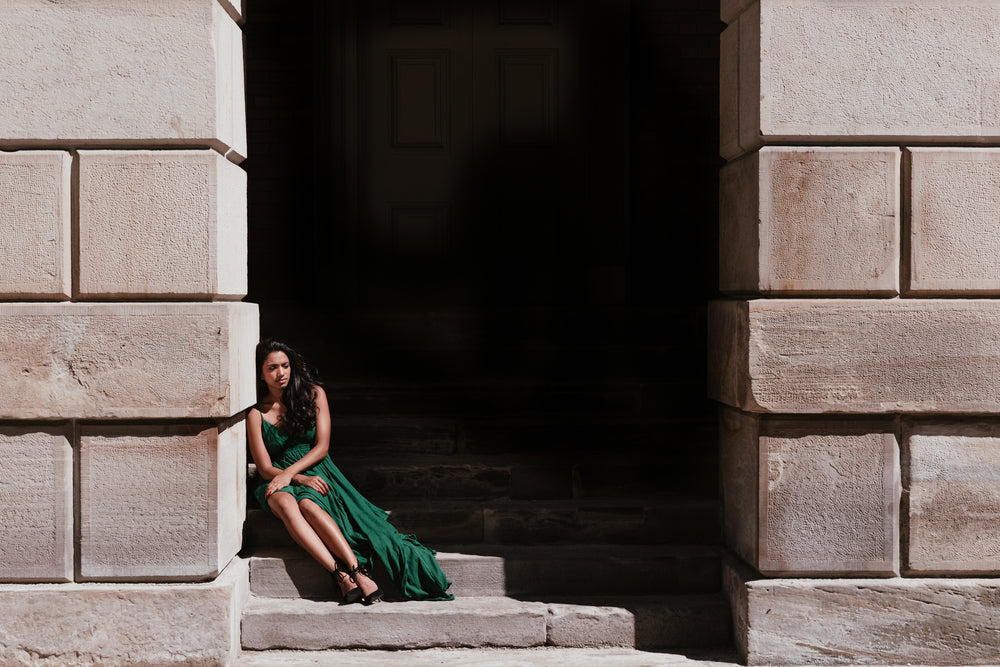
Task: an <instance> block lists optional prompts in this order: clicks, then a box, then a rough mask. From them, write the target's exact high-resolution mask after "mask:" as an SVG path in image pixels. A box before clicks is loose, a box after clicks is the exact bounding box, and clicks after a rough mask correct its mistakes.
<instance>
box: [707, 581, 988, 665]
mask: <svg viewBox="0 0 1000 667" xmlns="http://www.w3.org/2000/svg"><path fill="white" fill-rule="evenodd" d="M723 570H724V572H723V580H724V582H725V592H726V593H727V595H728V597H729V599H730V603H731V605H732V609H733V616H734V624H733V625H734V628H736V635H735V636H736V645H737V648H738V649H739V650H740V652H741V653H743V657H744V659H745V660H746V662H747V664H749V665H848V664H860V663H864V664H890V665H891V664H911V665H995V664H996V661H997V646H1000V625H998V624H997V618H998V616H1000V581H997V580H996V579H935V578H919V579H900V578H896V579H834V580H829V579H759V580H756V581H754V580H753V575H752V573H750V572H748V571H747V570H746V569H745V568H741V567H740V566H739V565H738V564H734V563H732V562H727V563H725V564H724V566H723Z"/></svg>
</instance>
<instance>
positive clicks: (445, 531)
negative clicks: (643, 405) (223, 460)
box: [243, 498, 720, 548]
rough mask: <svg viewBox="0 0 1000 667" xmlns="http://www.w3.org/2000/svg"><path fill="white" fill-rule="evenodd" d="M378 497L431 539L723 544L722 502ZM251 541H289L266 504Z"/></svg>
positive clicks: (395, 517) (252, 523)
mask: <svg viewBox="0 0 1000 667" xmlns="http://www.w3.org/2000/svg"><path fill="white" fill-rule="evenodd" d="M373 501H374V502H375V503H376V504H378V505H380V506H381V507H382V508H383V509H386V510H388V511H389V513H390V516H391V521H392V523H393V525H395V526H396V527H397V528H398V529H399V530H400V531H401V532H405V533H413V534H415V535H416V536H417V538H418V539H419V540H420V541H421V542H423V543H424V544H427V545H446V544H477V543H485V544H579V543H587V544H634V545H640V544H713V545H714V544H718V542H719V530H720V529H719V516H718V502H717V501H715V500H704V499H646V500H642V499H639V500H633V499H619V498H604V499H601V498H595V499H581V500H551V501H545V502H539V501H516V500H507V499H503V500H498V501H486V502H458V501H450V500H447V501H440V502H434V501H401V500H392V501H388V500H386V501H383V500H382V499H378V498H374V499H373ZM243 544H244V546H245V547H248V548H256V547H262V546H267V547H275V546H285V545H289V544H291V538H289V537H288V535H287V533H286V532H285V530H284V527H283V526H282V525H281V524H280V523H279V522H278V521H277V520H276V519H274V518H273V517H271V516H270V515H268V514H266V513H265V512H263V510H258V509H252V510H248V512H247V520H246V523H245V524H244V541H243Z"/></svg>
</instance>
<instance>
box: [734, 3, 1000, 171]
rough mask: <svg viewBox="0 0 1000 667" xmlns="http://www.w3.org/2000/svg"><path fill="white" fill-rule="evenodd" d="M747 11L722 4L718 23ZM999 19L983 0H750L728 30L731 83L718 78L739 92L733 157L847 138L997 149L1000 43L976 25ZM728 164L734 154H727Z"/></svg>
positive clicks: (997, 8) (998, 36)
mask: <svg viewBox="0 0 1000 667" xmlns="http://www.w3.org/2000/svg"><path fill="white" fill-rule="evenodd" d="M744 4H745V3H744V2H741V1H740V0H735V1H732V2H724V3H723V5H722V7H723V17H724V18H727V19H728V20H730V21H734V20H735V10H738V9H739V8H741V7H742V6H743V5H744ZM998 22H1000V5H998V4H997V3H994V2H984V1H983V0H883V1H881V2H868V1H865V0H759V2H756V3H754V4H752V5H750V6H748V7H747V8H746V9H745V10H744V11H743V12H742V13H741V14H740V15H739V20H738V21H734V22H733V23H731V25H730V26H729V27H728V28H727V29H726V30H727V31H736V32H737V33H738V37H737V39H738V41H739V44H740V47H739V49H738V53H739V56H738V57H739V65H738V69H739V80H738V82H734V81H733V80H732V79H729V78H724V79H723V80H722V85H723V86H728V87H730V88H731V87H732V86H733V85H734V83H736V85H737V90H738V93H737V96H738V100H739V102H738V104H739V111H738V116H739V125H740V130H739V136H740V141H739V144H740V149H741V151H742V152H747V151H752V150H754V149H755V148H756V147H757V146H759V145H761V143H766V142H772V141H801V140H809V141H818V140H827V139H836V140H838V141H843V140H844V139H848V138H849V139H851V140H876V139H877V140H907V139H910V140H912V139H919V140H926V141H941V142H943V143H952V144H953V143H956V142H958V141H978V140H982V139H989V140H993V141H995V140H997V139H998V138H1000V34H998V33H996V32H995V31H993V30H989V29H986V28H984V26H992V25H996V24H997V23H998ZM725 39H726V40H732V39H733V37H731V36H730V37H727V38H725ZM723 55H724V56H725V57H728V58H731V57H732V50H731V49H727V50H724V51H723ZM730 68H731V66H730V65H723V70H726V69H730ZM723 99H725V100H732V99H734V95H733V94H732V93H724V94H723ZM730 103H731V102H730ZM732 115H733V113H732V112H726V113H723V114H722V116H723V119H725V118H730V117H732ZM723 122H726V121H725V120H724V121H723ZM723 136H727V135H726V133H723ZM736 155H737V154H736V153H734V152H733V151H732V148H731V146H728V147H727V152H726V153H724V157H726V158H729V159H731V158H734V157H736Z"/></svg>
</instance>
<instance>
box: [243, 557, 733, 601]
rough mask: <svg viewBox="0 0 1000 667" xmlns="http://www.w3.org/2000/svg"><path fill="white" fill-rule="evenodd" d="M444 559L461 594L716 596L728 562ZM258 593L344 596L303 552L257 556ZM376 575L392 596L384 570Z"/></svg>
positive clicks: (254, 588)
mask: <svg viewBox="0 0 1000 667" xmlns="http://www.w3.org/2000/svg"><path fill="white" fill-rule="evenodd" d="M437 560H438V563H439V564H440V565H441V569H442V570H444V572H445V574H446V575H447V577H448V579H449V580H450V581H451V582H452V587H451V591H450V592H451V593H453V594H454V595H455V596H457V597H489V596H494V597H502V596H508V595H513V596H525V595H531V596H537V595H542V594H548V595H572V594H580V593H582V592H586V593H587V594H589V595H616V596H625V595H641V594H657V595H663V594H681V593H712V592H717V591H718V590H719V586H720V581H721V561H720V556H719V553H718V551H717V550H716V549H715V548H713V547H699V546H694V547H679V546H652V547H649V546H647V547H636V548H633V547H628V548H623V547H616V546H610V547H609V546H600V545H595V546H589V545H587V546H584V545H571V546H557V547H523V546H514V547H500V546H495V547H487V546H484V545H472V546H450V547H444V548H443V550H441V551H439V552H438V554H437ZM249 561H250V592H251V593H253V594H255V595H259V596H261V597H276V598H277V597H280V598H295V597H304V598H312V599H336V598H338V597H339V592H338V590H337V589H336V587H335V586H334V584H333V582H332V580H331V579H330V576H329V575H328V574H327V573H326V572H325V571H324V570H323V568H322V567H320V565H319V564H318V563H316V562H315V561H314V560H313V559H312V558H310V557H309V556H308V555H307V554H306V553H305V552H304V551H303V550H301V549H298V548H294V549H273V550H258V551H257V552H256V553H253V554H251V555H250V556H249ZM375 576H376V579H378V580H379V584H380V585H381V586H383V588H385V589H387V591H389V593H390V595H391V594H392V592H393V591H392V587H391V584H390V583H389V582H388V581H387V579H386V577H385V576H384V575H383V573H382V572H380V571H379V570H378V569H376V571H375Z"/></svg>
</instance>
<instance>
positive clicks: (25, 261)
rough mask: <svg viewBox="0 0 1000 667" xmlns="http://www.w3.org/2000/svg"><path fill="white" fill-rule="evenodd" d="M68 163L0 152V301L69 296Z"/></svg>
mask: <svg viewBox="0 0 1000 667" xmlns="http://www.w3.org/2000/svg"><path fill="white" fill-rule="evenodd" d="M0 85H2V84H0ZM71 162H72V160H71V158H70V155H69V153H63V152H59V151H19V152H13V153H4V152H0V238H3V239H4V242H3V244H2V245H0V298H4V299H24V298H38V299H68V298H70V294H71V290H72V274H71V268H70V263H71V257H70V246H71V240H70V234H71V232H70V224H71V223H70V206H71V204H70V168H71Z"/></svg>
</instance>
